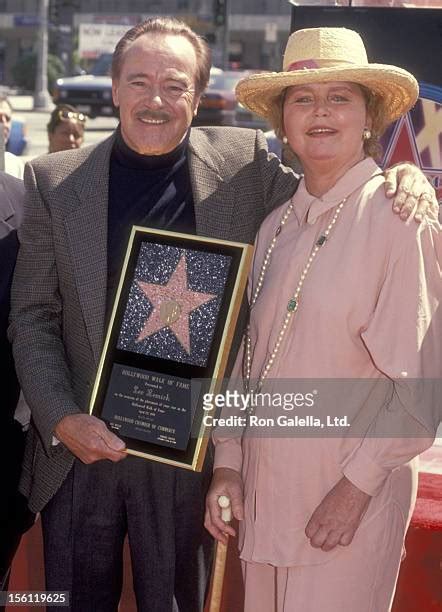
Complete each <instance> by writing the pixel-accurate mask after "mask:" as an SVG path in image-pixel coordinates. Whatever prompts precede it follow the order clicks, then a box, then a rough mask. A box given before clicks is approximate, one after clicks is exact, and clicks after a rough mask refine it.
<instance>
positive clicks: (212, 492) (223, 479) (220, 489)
mask: <svg viewBox="0 0 442 612" xmlns="http://www.w3.org/2000/svg"><path fill="white" fill-rule="evenodd" d="M220 495H226V496H227V497H228V498H229V499H230V505H231V507H232V513H233V516H234V517H235V518H236V519H238V521H242V519H243V518H244V504H243V493H242V480H241V475H240V473H239V472H236V471H235V470H231V469H230V468H217V469H216V470H215V471H214V472H213V478H212V484H211V485H210V489H209V492H208V493H207V497H206V516H205V519H204V527H205V528H206V529H207V530H208V531H209V533H210V534H211V535H213V537H214V538H215V539H216V540H219V541H220V542H223V544H227V538H226V535H225V534H226V533H228V534H229V535H231V536H235V535H236V533H235V530H234V529H233V528H232V527H230V525H226V523H224V521H223V520H222V519H221V508H220V507H219V504H218V498H219V496H220Z"/></svg>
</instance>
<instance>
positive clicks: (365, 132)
mask: <svg viewBox="0 0 442 612" xmlns="http://www.w3.org/2000/svg"><path fill="white" fill-rule="evenodd" d="M370 138H371V130H369V129H368V128H364V129H363V130H362V140H370Z"/></svg>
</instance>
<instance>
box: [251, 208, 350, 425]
mask: <svg viewBox="0 0 442 612" xmlns="http://www.w3.org/2000/svg"><path fill="white" fill-rule="evenodd" d="M347 199H348V196H346V197H345V198H344V199H343V200H341V201H340V202H339V204H338V206H337V208H336V211H335V214H334V215H333V218H332V220H331V221H330V223H329V224H328V226H327V229H326V230H325V231H324V233H323V234H321V236H319V238H318V240H317V241H316V242H315V244H314V246H313V249H312V251H311V253H310V257H309V258H308V260H307V263H306V264H305V266H304V269H303V271H302V273H301V276H300V278H299V281H298V284H297V285H296V289H295V291H294V293H293V295H292V297H291V298H290V299H289V301H288V302H287V312H286V314H285V317H284V321H283V323H282V326H281V329H280V330H279V333H278V337H277V339H276V342H275V346H274V347H273V350H272V352H271V354H270V356H269V358H268V360H267V362H266V363H265V364H264V366H263V368H262V370H261V373H260V376H259V379H258V382H257V385H256V389H250V374H251V370H252V340H251V338H250V324H249V325H248V326H247V328H246V332H245V336H244V344H245V355H244V357H245V359H244V362H243V378H244V385H245V390H246V392H247V393H252V394H253V393H259V391H260V390H261V387H262V384H263V382H264V380H265V378H266V377H267V375H268V373H269V371H270V369H271V367H272V366H273V363H274V361H275V359H276V357H277V355H278V352H279V349H280V347H281V344H282V341H283V339H284V336H285V333H286V331H287V329H288V327H289V324H290V321H291V320H292V318H293V315H294V314H295V312H296V311H297V310H298V305H299V297H300V295H301V290H302V287H303V285H304V281H305V279H306V277H307V274H308V273H309V271H310V268H311V266H312V264H313V262H314V260H315V258H316V255H317V254H318V252H319V250H320V248H321V247H322V246H323V245H324V244H325V243H326V242H327V240H328V238H329V236H330V232H331V231H332V229H333V227H334V225H335V224H336V221H337V219H338V217H339V215H340V213H341V210H342V208H343V206H344V204H345V203H346V201H347ZM293 209H294V204H293V199H292V200H290V203H289V205H288V207H287V209H286V211H285V213H284V215H283V217H282V219H281V222H280V224H279V226H278V228H277V229H276V232H275V235H274V236H273V238H272V241H271V242H270V244H269V246H268V247H267V250H266V253H265V256H264V260H263V262H262V266H261V270H260V272H259V276H258V282H257V284H256V289H255V291H254V293H253V295H252V299H251V301H250V310H252V308H253V307H254V306H255V304H256V302H257V300H258V297H259V295H260V293H261V289H262V286H263V284H264V279H265V276H266V272H267V268H268V266H269V263H270V259H271V256H272V253H273V250H274V248H275V245H276V241H277V239H278V236H279V234H280V233H281V231H282V229H283V227H284V225H285V224H286V222H287V219H288V218H289V217H290V215H291V213H292V212H293ZM253 410H254V407H253V406H252V405H251V406H250V408H249V410H248V413H249V414H251V413H252V412H253Z"/></svg>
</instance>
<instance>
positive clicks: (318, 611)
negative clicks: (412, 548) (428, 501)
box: [242, 506, 404, 612]
mask: <svg viewBox="0 0 442 612" xmlns="http://www.w3.org/2000/svg"><path fill="white" fill-rule="evenodd" d="M382 518H383V520H381V521H379V522H377V523H376V521H374V522H373V524H372V525H371V529H368V530H367V531H366V533H361V532H360V533H358V534H357V536H355V539H354V540H353V542H352V543H351V544H350V546H348V547H342V548H341V550H340V554H338V555H337V556H335V557H333V559H330V561H329V562H327V560H326V557H324V559H325V562H324V563H321V564H319V565H299V566H292V567H275V566H273V565H268V564H265V563H255V562H246V561H242V572H243V578H244V585H245V606H244V612H388V611H389V610H390V609H391V606H392V603H393V597H394V591H395V587H396V581H397V577H398V573H399V567H400V562H401V557H402V552H403V538H404V524H403V519H402V516H401V513H400V512H398V511H397V509H395V508H394V507H391V506H390V512H388V518H387V517H385V515H384V516H383V517H382ZM386 518H387V520H385V519H386ZM324 555H327V553H324Z"/></svg>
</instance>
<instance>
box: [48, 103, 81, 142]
mask: <svg viewBox="0 0 442 612" xmlns="http://www.w3.org/2000/svg"><path fill="white" fill-rule="evenodd" d="M85 123H86V115H84V114H83V113H80V112H78V111H77V109H76V108H75V107H74V106H71V105H70V104H59V105H58V106H56V107H55V108H54V110H53V111H52V113H51V117H50V119H49V123H48V126H47V128H48V140H49V153H56V152H57V151H68V150H69V149H79V148H80V147H81V145H82V144H83V140H84V126H85Z"/></svg>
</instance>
